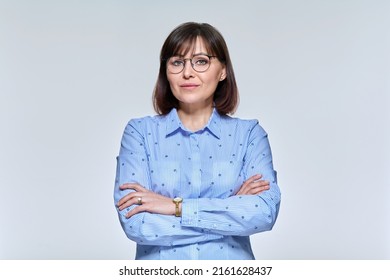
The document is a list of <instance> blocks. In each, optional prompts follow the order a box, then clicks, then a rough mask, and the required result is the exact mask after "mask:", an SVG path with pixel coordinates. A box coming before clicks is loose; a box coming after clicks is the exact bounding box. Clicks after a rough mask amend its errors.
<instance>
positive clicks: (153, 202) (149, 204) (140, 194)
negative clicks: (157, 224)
mask: <svg viewBox="0 0 390 280" xmlns="http://www.w3.org/2000/svg"><path fill="white" fill-rule="evenodd" d="M119 188H120V189H121V190H126V189H131V190H135V192H131V193H129V194H127V195H125V196H124V197H122V198H121V199H120V200H119V202H118V205H117V207H118V208H119V210H123V209H125V208H126V207H129V206H131V205H138V206H137V207H135V208H133V209H132V210H131V211H129V213H127V214H126V218H130V217H131V216H133V215H135V214H137V213H140V212H149V213H155V214H164V215H174V214H175V211H176V210H175V204H174V203H173V202H172V199H171V198H169V197H166V196H163V195H160V194H156V193H154V192H152V191H150V190H147V189H145V188H144V187H142V186H141V185H139V184H134V183H127V184H123V185H122V186H120V187H119Z"/></svg>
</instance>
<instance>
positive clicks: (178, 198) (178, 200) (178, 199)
mask: <svg viewBox="0 0 390 280" xmlns="http://www.w3.org/2000/svg"><path fill="white" fill-rule="evenodd" d="M173 201H174V202H182V201H183V199H182V198H181V197H175V198H174V199H173Z"/></svg>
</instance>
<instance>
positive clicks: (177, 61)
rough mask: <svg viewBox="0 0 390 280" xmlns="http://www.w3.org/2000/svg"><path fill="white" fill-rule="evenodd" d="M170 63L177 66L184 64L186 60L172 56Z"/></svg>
mask: <svg viewBox="0 0 390 280" xmlns="http://www.w3.org/2000/svg"><path fill="white" fill-rule="evenodd" d="M169 64H170V65H172V66H175V67H178V66H182V65H184V60H183V59H180V58H178V57H172V58H171V59H170V60H169Z"/></svg>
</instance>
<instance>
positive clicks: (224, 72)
mask: <svg viewBox="0 0 390 280" xmlns="http://www.w3.org/2000/svg"><path fill="white" fill-rule="evenodd" d="M225 79H226V67H223V68H222V70H221V75H220V77H219V81H220V82H222V81H223V80H225Z"/></svg>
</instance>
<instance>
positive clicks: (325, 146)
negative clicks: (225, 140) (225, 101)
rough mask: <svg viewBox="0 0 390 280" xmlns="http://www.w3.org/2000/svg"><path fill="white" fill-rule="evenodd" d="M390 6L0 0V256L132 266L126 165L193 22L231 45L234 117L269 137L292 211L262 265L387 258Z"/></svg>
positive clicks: (265, 248)
mask: <svg viewBox="0 0 390 280" xmlns="http://www.w3.org/2000/svg"><path fill="white" fill-rule="evenodd" d="M389 3H390V2H389V1H386V0H383V1H380V0H367V1H363V0H344V1H343V0H334V1H318V0H314V1H309V0H307V1H304V0H297V1H290V0H280V1H277V0H276V1H266V0H260V1H227V0H218V1H209V0H207V1H205V0H197V1H182V0H171V1H169V0H167V1H151V0H149V1H130V0H129V1H125V0H105V1H104V0H95V1H92V0H91V1H87V0H85V1H76V0H71V1H49V0H47V1H44V0H37V1H28V0H25V1H23V0H9V1H7V0H0V258H1V259H132V258H134V254H135V252H134V250H135V244H134V243H133V242H132V241H130V240H128V239H127V238H126V236H125V234H124V233H123V231H122V229H121V226H120V224H119V220H118V218H117V214H116V211H115V208H114V204H113V186H114V177H115V167H116V161H115V157H116V156H117V154H118V151H119V145H120V139H121V136H122V133H123V130H124V127H125V125H126V123H127V121H128V120H129V119H131V118H134V117H141V116H146V115H153V114H155V113H154V112H153V109H152V103H151V96H152V90H153V87H154V83H155V81H156V78H157V72H158V67H159V60H158V58H159V51H160V48H161V46H162V44H163V41H164V40H165V38H166V36H167V35H168V34H169V32H170V31H171V30H172V29H173V28H175V27H176V26H177V25H179V24H181V23H183V22H186V21H196V22H208V23H210V24H212V25H214V26H215V27H216V28H217V29H219V30H220V31H221V33H222V34H223V35H224V37H225V39H226V41H227V44H228V46H229V49H230V54H231V58H232V61H233V66H234V69H235V73H236V75H237V77H236V78H237V82H238V85H239V89H240V95H241V102H240V107H239V110H238V111H237V113H236V114H235V116H237V117H241V118H251V119H252V118H256V119H258V120H259V121H260V123H261V125H262V126H263V127H264V128H265V129H266V130H267V132H268V133H269V139H270V142H271V147H272V151H273V155H274V165H275V169H276V170H277V171H278V176H279V177H278V179H279V185H280V188H281V190H282V204H281V209H280V215H279V218H278V220H277V222H276V225H275V227H274V229H273V230H272V231H270V232H264V233H259V234H256V235H254V236H252V237H251V238H252V242H253V249H254V253H255V256H256V258H258V259H390V214H389V212H390V207H389V204H390V203H389V198H390V193H389V186H390V175H389V174H390V172H389V166H390V165H389V164H390V147H389V144H390V137H389V133H390V125H389V124H390V113H389V112H390V104H389V102H390V87H389V80H390V68H389V65H390V57H389V53H390V51H389V50H390V34H389V32H390V31H389V30H390V28H389V27H390V20H389V18H390V17H389V14H390V5H389Z"/></svg>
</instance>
